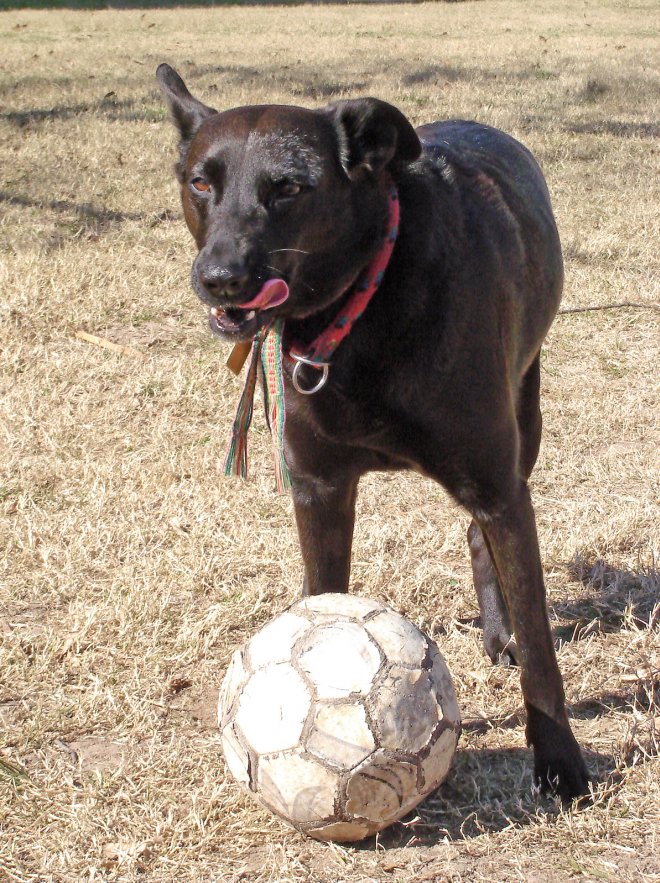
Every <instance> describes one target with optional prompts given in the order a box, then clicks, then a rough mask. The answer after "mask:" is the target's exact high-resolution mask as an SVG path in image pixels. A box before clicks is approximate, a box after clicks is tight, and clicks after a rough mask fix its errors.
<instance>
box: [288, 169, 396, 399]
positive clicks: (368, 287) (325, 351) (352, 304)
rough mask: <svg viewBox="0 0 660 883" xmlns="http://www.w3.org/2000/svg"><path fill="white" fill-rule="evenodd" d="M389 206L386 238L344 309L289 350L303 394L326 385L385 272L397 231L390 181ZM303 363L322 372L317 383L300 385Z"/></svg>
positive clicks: (296, 385)
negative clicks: (336, 354) (310, 338)
mask: <svg viewBox="0 0 660 883" xmlns="http://www.w3.org/2000/svg"><path fill="white" fill-rule="evenodd" d="M388 208H389V222H388V227H387V236H386V237H385V241H384V242H383V245H382V247H381V249H380V251H379V252H378V253H377V254H376V256H375V257H374V258H373V259H372V261H371V263H370V264H369V266H368V267H367V268H366V270H365V271H364V273H363V274H362V276H361V277H360V278H359V279H358V281H357V282H356V284H355V286H354V289H353V293H352V294H351V296H350V297H349V299H348V301H347V302H346V304H345V305H344V308H343V309H342V310H341V312H340V313H339V315H338V316H337V317H336V318H335V319H334V320H333V322H332V323H331V324H330V325H329V326H328V327H327V328H326V329H325V330H324V331H322V332H321V333H320V334H319V336H318V337H317V338H316V339H315V340H313V341H312V343H311V344H309V346H307V348H306V349H304V350H302V349H301V348H300V347H299V346H297V345H296V344H294V345H293V346H292V347H291V348H290V349H289V353H288V355H289V357H290V358H291V359H292V360H293V361H294V362H295V363H296V364H295V367H294V369H293V376H292V381H293V385H294V387H295V388H296V390H297V391H298V392H299V393H302V395H312V394H313V393H315V392H318V391H319V390H320V389H321V387H323V386H324V385H325V382H326V380H327V379H328V372H329V369H330V359H331V358H332V355H333V353H334V351H335V350H336V349H337V347H338V346H339V344H340V343H341V342H342V340H343V339H344V338H345V337H346V336H347V335H348V334H349V333H350V331H351V329H352V328H353V325H354V324H355V322H356V321H357V320H358V319H359V318H360V316H361V315H362V313H364V311H365V310H366V308H367V306H368V304H369V301H370V300H371V298H372V297H373V295H374V294H375V292H376V290H377V289H378V286H379V285H380V283H381V281H382V279H383V276H384V275H385V270H386V269H387V265H388V264H389V261H390V257H391V256H392V251H393V250H394V244H395V243H396V238H397V234H398V232H399V196H398V193H397V189H396V186H395V185H394V184H393V183H392V184H390V187H389V190H388ZM304 365H307V366H309V367H311V368H316V370H318V371H320V372H321V376H320V378H319V380H318V382H317V383H316V384H314V385H312V386H311V387H305V386H302V385H301V383H300V377H299V374H300V371H301V369H302V367H303V366H304Z"/></svg>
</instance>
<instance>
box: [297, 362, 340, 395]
mask: <svg viewBox="0 0 660 883" xmlns="http://www.w3.org/2000/svg"><path fill="white" fill-rule="evenodd" d="M290 356H291V358H292V359H293V360H294V362H295V363H296V364H295V365H294V366H293V374H292V375H291V382H292V383H293V386H294V389H295V390H296V392H299V393H300V394H301V395H304V396H311V395H314V393H315V392H318V391H319V390H320V389H323V387H324V386H325V384H326V381H327V379H328V372H329V371H330V363H329V362H313V361H312V360H311V359H306V358H305V357H304V356H299V355H298V354H297V353H290ZM303 365H309V367H310V368H316V370H317V371H321V372H322V373H321V376H320V378H319V380H318V383H317V384H316V385H315V386H312V387H310V388H309V389H305V387H303V386H301V385H300V380H299V379H298V375H299V374H300V369H301V368H302V366H303Z"/></svg>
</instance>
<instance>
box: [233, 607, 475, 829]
mask: <svg viewBox="0 0 660 883" xmlns="http://www.w3.org/2000/svg"><path fill="white" fill-rule="evenodd" d="M218 721H219V724H220V729H221V731H222V745H223V749H224V755H225V761H226V764H227V767H228V768H229V771H230V772H231V774H232V775H233V777H234V778H235V779H236V780H237V781H238V782H240V783H241V784H242V785H243V786H244V787H245V788H246V789H248V791H250V792H251V793H252V794H253V796H254V797H256V798H257V800H258V801H259V802H260V803H261V804H263V805H264V806H266V807H267V808H268V809H270V810H272V811H273V812H275V813H276V814H277V815H279V816H280V817H281V818H283V819H285V820H286V821H287V822H289V823H290V824H292V825H294V826H295V827H296V828H298V829H299V830H300V831H304V832H305V833H306V834H309V835H310V836H311V837H315V838H317V839H319V840H337V841H349V840H361V839H362V838H363V837H368V836H369V835H371V834H375V833H376V832H377V831H380V830H381V829H382V828H385V827H386V826H387V825H389V824H391V823H392V822H393V821H395V820H396V819H399V818H401V817H402V816H404V815H405V814H406V813H407V812H409V811H410V810H411V809H413V807H415V806H416V805H417V804H418V803H419V802H420V801H421V800H422V799H423V798H424V797H425V796H426V795H427V794H429V793H430V792H431V791H433V790H434V789H436V788H437V787H438V785H440V783H441V782H442V781H443V780H444V778H445V776H446V775H447V772H448V771H449V767H450V765H451V761H452V758H453V756H454V752H455V749H456V741H457V739H458V735H459V732H460V712H459V709H458V704H457V702H456V696H455V693H454V688H453V685H452V681H451V677H450V675H449V671H448V670H447V666H446V665H445V662H444V659H443V658H442V656H441V655H440V651H439V650H438V648H437V646H436V645H435V644H434V643H433V641H432V640H431V639H430V638H429V637H427V636H426V635H424V634H423V633H422V632H421V631H420V630H419V629H418V628H417V627H416V626H414V625H413V624H412V623H411V622H409V621H408V620H407V619H405V618H404V617H403V616H401V615H400V614H399V613H396V612H395V611H394V610H392V609H390V608H389V607H386V606H385V605H384V604H380V603H379V602H377V601H372V600H369V599H366V598H358V597H355V596H352V595H340V594H327V595H320V596H318V597H315V598H304V599H303V600H302V601H298V602H297V603H295V604H293V605H292V606H291V607H290V608H289V609H288V610H287V611H286V612H284V613H283V614H281V615H280V616H278V617H276V618H275V619H273V620H272V621H271V622H269V623H268V624H267V625H266V626H264V628H262V629H261V631H259V632H258V633H257V634H256V635H255V636H254V637H253V638H252V639H251V640H250V641H248V643H247V644H246V645H245V646H244V647H243V648H241V649H240V650H237V651H236V652H235V653H234V656H233V658H232V660H231V664H230V666H229V669H228V671H227V674H226V676H225V679H224V681H223V683H222V687H221V690H220V701H219V707H218Z"/></svg>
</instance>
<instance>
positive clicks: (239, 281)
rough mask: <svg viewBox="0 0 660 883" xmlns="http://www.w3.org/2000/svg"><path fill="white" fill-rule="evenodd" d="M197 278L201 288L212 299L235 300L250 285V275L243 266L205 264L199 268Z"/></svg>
mask: <svg viewBox="0 0 660 883" xmlns="http://www.w3.org/2000/svg"><path fill="white" fill-rule="evenodd" d="M197 277H198V279H199V282H200V284H201V286H202V287H203V288H204V289H205V291H207V292H208V294H210V295H211V296H212V297H226V298H230V299H234V298H237V297H240V295H241V294H243V292H244V291H245V289H246V288H247V284H248V279H249V275H248V272H247V270H246V269H245V267H242V266H220V265H218V264H213V263H210V264H204V265H202V266H201V267H198V268H197Z"/></svg>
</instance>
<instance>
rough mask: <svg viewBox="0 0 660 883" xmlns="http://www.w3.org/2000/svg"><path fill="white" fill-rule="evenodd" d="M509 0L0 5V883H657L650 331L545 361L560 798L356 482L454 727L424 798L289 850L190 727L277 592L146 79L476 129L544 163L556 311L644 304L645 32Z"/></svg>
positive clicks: (270, 510)
mask: <svg viewBox="0 0 660 883" xmlns="http://www.w3.org/2000/svg"><path fill="white" fill-rule="evenodd" d="M539 6H540V7H542V11H537V9H536V7H535V6H533V5H532V4H528V3H514V2H512V0H502V2H499V0H483V2H480V3H478V4H472V3H465V4H440V5H422V6H387V7H375V6H367V7H359V6H351V7H336V8H333V7H318V6H313V7H307V8H300V9H296V10H291V9H286V8H260V9H254V8H231V9H216V10H186V11H179V12H178V11H166V12H165V11H161V12H158V11H147V12H141V11H123V12H95V13H79V12H77V13H74V12H62V11H60V12H57V13H55V12H52V13H47V12H25V11H24V12H9V13H7V12H5V13H2V14H1V15H0V139H1V142H0V143H1V148H2V157H3V161H2V183H1V186H0V191H1V192H0V202H1V203H2V207H1V211H2V214H1V215H0V249H1V252H0V253H1V255H2V260H1V263H0V287H1V289H2V304H1V318H2V322H1V324H0V339H1V341H2V346H1V352H2V355H1V356H0V359H1V362H0V364H1V365H2V369H1V370H2V374H1V381H0V382H1V384H2V401H1V404H0V439H1V440H0V445H1V449H2V457H1V458H0V469H1V473H0V516H1V521H0V530H1V532H2V550H3V551H2V552H0V555H1V558H0V568H1V571H0V572H1V573H2V584H1V588H0V610H1V611H2V612H1V614H0V639H1V640H2V645H1V649H0V879H3V880H4V879H7V880H10V881H21V883H27V881H35V883H37V881H38V883H47V881H57V883H60V881H61V883H78V881H92V880H96V881H100V880H112V881H115V880H116V881H133V880H149V881H152V880H153V881H172V880H177V881H181V883H184V881H211V880H218V881H227V880H232V881H238V880H245V881H254V883H266V881H278V883H285V881H296V883H298V881H310V883H331V881H332V883H334V881H350V883H358V881H360V883H366V881H381V880H391V881H400V883H408V881H413V880H415V881H440V880H465V881H478V880H490V881H500V880H504V879H507V880H522V881H537V880H538V881H543V883H548V881H556V880H568V879H574V878H575V879H584V880H616V881H635V883H637V881H651V880H659V879H660V860H659V859H658V836H659V833H660V774H659V771H658V766H659V765H658V734H657V721H658V692H657V691H658V686H659V674H658V672H659V669H660V650H659V645H658V589H659V587H660V580H659V578H658V573H657V570H656V567H657V559H656V557H655V556H656V555H657V550H658V548H659V537H658V505H657V500H658V471H657V466H658V462H657V450H658V442H659V441H660V438H659V435H660V434H659V430H658V409H657V393H658V387H657V365H658V363H659V359H658V355H659V354H658V349H659V347H658V313H657V312H656V311H654V310H652V309H632V308H630V309H616V310H604V311H599V312H586V313H575V314H566V315H563V316H561V317H559V318H558V320H557V322H556V324H555V326H554V329H553V331H552V333H551V335H550V337H549V339H548V342H547V345H546V348H545V361H544V375H543V379H544V388H545V400H544V401H545V425H546V431H545V441H544V446H543V450H542V454H541V460H540V463H539V466H538V468H537V471H536V473H535V477H534V494H535V500H536V506H537V512H538V521H539V531H540V536H541V545H542V552H543V556H544V561H545V565H546V576H547V584H548V590H549V596H550V604H551V616H552V620H553V624H554V626H555V628H556V633H557V639H558V643H559V659H560V665H561V668H562V670H563V672H564V675H565V680H566V689H567V695H568V701H569V703H570V707H571V714H572V717H573V720H574V725H575V730H576V733H577V736H578V738H579V739H580V741H581V743H582V745H583V746H584V748H585V751H586V753H587V755H588V759H589V764H590V767H591V770H592V771H593V772H594V774H595V775H596V777H597V783H596V786H595V793H594V800H593V803H592V804H591V805H588V806H586V807H584V808H582V809H574V810H572V811H562V810H560V809H559V808H558V807H557V806H556V805H555V804H554V803H553V802H552V801H548V800H542V799H539V798H538V797H537V796H536V795H535V794H533V793H532V791H531V787H530V786H531V778H530V757H529V753H528V751H527V750H526V748H525V745H524V737H523V731H522V728H521V725H520V721H519V717H518V715H519V713H520V693H519V688H518V676H517V673H516V672H515V671H508V670H505V669H501V668H493V667H491V666H490V665H489V664H488V663H487V661H486V659H485V657H484V655H483V653H482V651H481V646H480V632H479V629H478V628H477V626H476V623H475V616H476V613H477V606H476V600H475V597H474V594H473V591H472V588H471V584H470V583H471V579H470V572H469V564H468V558H467V552H466V545H465V539H464V534H465V529H466V526H467V520H466V518H465V516H464V515H463V514H462V513H461V512H460V511H459V510H457V509H456V508H455V507H454V506H452V505H450V504H449V503H448V501H447V499H446V497H445V496H444V494H443V493H442V492H441V490H440V489H439V488H437V487H436V486H433V485H431V484H429V483H428V482H426V481H424V480H422V479H420V478H416V477H410V476H403V475H398V476H371V477H370V478H369V479H368V480H366V481H365V482H364V484H363V487H362V490H361V496H360V502H359V510H360V517H359V524H358V528H357V535H356V545H355V563H354V572H353V580H354V585H355V591H358V592H361V593H364V594H369V595H373V596H375V597H378V598H380V599H382V600H385V601H388V602H390V603H391V604H393V605H394V606H395V607H397V608H399V609H400V610H402V611H403V612H404V613H406V614H407V615H408V616H410V617H411V618H412V619H413V620H414V621H416V622H417V623H419V624H420V625H422V626H423V627H425V628H427V629H428V630H430V632H431V633H433V634H434V635H435V636H436V638H437V639H438V640H439V642H440V644H441V646H442V648H443V650H444V652H445V654H446V657H447V659H448V661H449V663H450V665H451V668H452V670H453V672H454V675H455V680H456V684H457V688H458V692H459V698H460V701H461V705H462V708H463V712H464V718H465V721H466V727H465V733H464V735H463V737H462V740H461V743H460V750H459V753H458V755H457V759H456V763H455V766H454V768H453V771H452V773H451V774H450V777H449V779H448V781H447V783H446V784H445V786H443V788H442V789H440V791H439V792H438V793H437V794H436V795H435V796H434V797H432V798H431V799H429V800H427V801H426V803H425V804H424V805H423V806H422V807H421V808H420V810H419V813H418V815H417V816H416V817H415V818H411V819H409V820H408V822H407V823H406V824H405V825H398V826H397V827H396V828H395V829H393V830H392V831H390V832H389V833H386V834H385V835H384V836H382V837H381V838H380V839H379V841H378V842H374V841H371V842H368V843H367V844H365V845H363V846H361V847H358V848H351V849H345V848H343V847H338V846H324V845H322V844H317V843H313V842H309V841H306V840H305V839H303V838H302V837H301V836H299V835H298V834H297V833H295V832H291V831H289V830H285V829H284V828H283V827H282V826H281V825H280V823H279V822H278V821H276V820H274V819H272V818H270V817H269V816H268V815H266V814H265V813H263V812H262V811H260V810H257V809H255V808H254V807H253V806H252V805H251V804H250V803H249V801H247V800H246V799H245V798H244V797H243V796H242V794H241V792H240V791H239V789H238V788H237V787H236V786H235V785H234V784H233V783H232V782H230V781H226V780H225V777H224V773H223V764H222V757H221V754H220V750H219V740H218V734H217V731H216V728H215V724H214V705H215V697H216V690H217V686H218V684H219V682H220V680H221V677H222V674H223V671H224V668H225V666H226V663H227V660H228V659H229V656H230V653H231V651H232V650H233V648H235V647H236V646H238V645H239V644H240V643H241V642H242V641H244V640H245V639H246V638H247V636H248V635H250V634H252V633H253V631H254V630H255V629H256V628H257V627H258V626H259V625H260V624H262V623H263V622H265V621H266V620H268V619H269V618H270V617H271V616H273V615H274V614H275V613H276V612H278V611H280V610H281V609H282V608H283V607H284V606H285V605H287V604H288V603H289V602H290V601H291V600H292V599H293V598H295V597H296V596H297V594H298V590H299V585H300V582H301V566H300V561H299V554H298V550H297V544H296V539H295V532H294V527H293V521H292V512H291V505H290V503H289V501H288V500H287V499H286V498H282V497H278V496H276V495H274V494H273V492H272V485H273V477H272V471H271V466H270V445H269V442H268V439H267V437H266V429H265V427H264V425H263V423H262V422H260V423H258V425H257V426H256V427H255V431H254V433H253V439H252V445H253V458H252V460H253V470H252V477H251V479H250V480H249V481H248V482H247V483H245V484H242V485H239V484H236V483H233V482H228V481H225V480H223V479H222V478H221V476H220V473H219V470H218V463H219V461H220V460H221V458H222V455H223V452H224V445H225V441H226V438H227V429H228V425H229V420H230V417H231V415H232V411H233V407H234V403H235V401H236V397H237V395H238V391H239V386H240V383H239V381H237V380H236V379H234V378H232V377H231V376H230V375H228V374H227V373H226V371H225V370H224V368H223V362H224V358H225V356H226V353H225V352H224V351H223V350H222V348H221V347H220V346H219V345H218V343H217V342H216V341H215V340H213V339H211V338H210V336H209V335H208V334H207V332H206V329H205V317H204V312H203V310H202V309H201V308H200V307H199V306H198V305H197V303H196V301H195V298H194V296H193V295H192V293H191V292H190V291H189V288H188V281H187V280H188V271H189V263H190V258H191V255H192V246H191V243H190V242H189V240H188V237H187V234H186V232H185V231H184V228H183V223H182V221H181V219H180V217H179V207H178V201H177V194H176V189H175V184H174V181H173V178H172V176H171V174H170V168H171V163H172V161H173V157H174V135H173V132H172V131H171V130H170V127H169V124H168V123H167V122H166V121H165V115H164V112H163V109H162V106H161V104H160V101H159V99H158V96H157V94H156V89H155V85H154V80H153V72H154V70H155V67H156V64H157V63H158V62H160V61H161V60H168V61H170V62H171V63H173V64H175V65H176V66H177V67H179V68H180V69H181V70H182V72H183V74H184V76H186V78H187V79H188V81H189V83H190V84H191V86H192V87H193V89H194V90H195V91H196V92H198V93H201V94H202V95H203V96H204V97H205V98H206V99H207V100H208V101H209V102H211V103H215V104H216V105H217V106H219V107H224V106H228V105H233V104H238V103H244V102H252V101H261V102H263V101H275V102H288V103H303V104H308V105H314V104H319V103H324V102H326V101H327V100H329V99H331V98H332V97H335V96H339V95H345V94H351V95H354V94H368V93H371V94H376V95H379V96H381V97H383V98H385V99H389V100H391V101H393V102H395V103H396V104H398V105H399V106H401V107H402V109H403V110H404V111H405V112H407V113H408V114H409V115H410V117H411V118H412V119H413V120H414V121H415V122H417V123H421V122H424V121H429V120H432V119H435V118H442V117H451V116H463V117H471V118H478V119H481V120H483V121H485V122H488V123H492V124H495V125H498V126H501V127H503V128H505V129H507V130H508V131H510V132H512V133H513V134H514V135H517V136H518V137H520V138H521V139H523V140H524V141H525V142H526V143H527V144H528V145H529V146H530V147H531V148H532V149H533V150H534V151H535V152H536V154H537V155H538V157H539V158H540V160H541V162H542V164H543V166H544V168H545V170H546V173H547V176H548V179H549V183H550V187H551V190H552V192H553V195H554V201H555V206H556V210H557V215H558V219H559V223H560V229H561V231H562V235H563V240H564V244H565V250H566V256H567V288H566V299H565V305H566V306H569V307H575V306H590V305H593V306H603V305H606V304H608V303H612V302H617V303H618V302H622V301H631V302H636V303H647V304H650V303H652V302H654V301H656V302H657V300H658V287H659V274H658V264H657V257H658V255H657V251H658V241H659V239H660V236H659V234H660V229H659V224H658V215H657V206H658V204H660V192H659V191H660V186H659V183H658V182H659V178H658V175H657V170H658V169H657V166H658V141H657V135H658V128H657V124H656V123H654V120H657V119H658V103H659V102H658V94H659V93H658V88H657V86H658V80H657V71H656V70H655V69H654V64H655V63H656V62H657V46H658V42H657V31H655V30H654V29H653V11H654V9H657V7H656V5H655V3H654V2H652V0H641V2H638V3H636V4H635V5H634V6H631V5H628V4H626V5H624V4H623V3H620V2H614V0H605V2H599V3H598V4H595V3H584V2H582V0H580V2H578V0H571V2H562V0H551V2H548V3H543V4H539ZM654 53H655V54H654ZM79 330H82V331H85V332H88V333H91V334H96V335H98V336H101V337H105V338H108V339H110V340H111V341H113V342H114V343H116V344H120V345H121V346H124V347H128V348H129V349H126V350H124V351H123V354H121V353H116V352H112V351H107V350H104V349H101V348H99V347H97V346H96V345H94V344H93V343H90V342H87V341H85V340H81V339H79V338H77V337H76V336H75V335H76V332H77V331H79ZM131 348H132V349H133V350H138V351H140V352H142V353H144V354H146V355H147V356H148V358H147V359H140V358H138V357H135V356H134V355H133V354H132V353H131ZM654 550H655V551H654ZM3 874H4V876H3Z"/></svg>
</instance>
